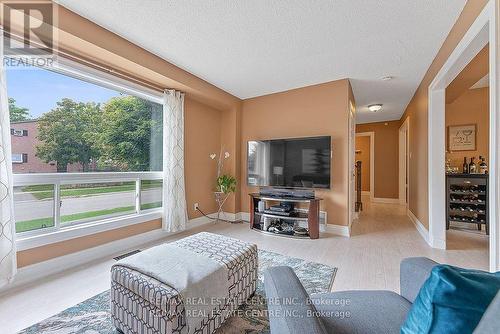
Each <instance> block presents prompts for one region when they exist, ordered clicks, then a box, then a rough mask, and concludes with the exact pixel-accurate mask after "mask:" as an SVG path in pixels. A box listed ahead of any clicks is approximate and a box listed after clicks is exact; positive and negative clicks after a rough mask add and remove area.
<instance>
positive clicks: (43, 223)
mask: <svg viewBox="0 0 500 334" xmlns="http://www.w3.org/2000/svg"><path fill="white" fill-rule="evenodd" d="M158 207H161V202H153V203H145V204H143V205H141V210H147V209H152V208H158ZM134 210H135V207H134V206H123V207H118V208H113V209H106V210H97V211H88V212H80V213H74V214H71V215H65V216H61V224H64V223H68V222H73V221H77V220H81V219H88V218H93V217H100V216H105V215H110V214H113V213H119V212H127V211H130V212H131V213H132V212H134ZM53 226H54V220H53V219H52V217H48V218H38V219H32V220H25V221H20V222H16V232H17V233H20V232H26V231H31V230H37V229H40V228H47V227H53Z"/></svg>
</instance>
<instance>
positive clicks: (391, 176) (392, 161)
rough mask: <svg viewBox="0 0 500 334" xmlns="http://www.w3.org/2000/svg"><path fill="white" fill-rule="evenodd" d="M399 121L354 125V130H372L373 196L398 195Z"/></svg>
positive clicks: (391, 196)
mask: <svg viewBox="0 0 500 334" xmlns="http://www.w3.org/2000/svg"><path fill="white" fill-rule="evenodd" d="M399 127H400V122H399V121H391V122H378V123H366V124H358V125H356V132H358V133H359V132H374V133H375V149H374V151H375V152H374V153H375V154H374V165H375V168H374V180H373V183H374V185H373V187H374V188H375V190H374V193H373V196H374V197H376V198H398V197H399Z"/></svg>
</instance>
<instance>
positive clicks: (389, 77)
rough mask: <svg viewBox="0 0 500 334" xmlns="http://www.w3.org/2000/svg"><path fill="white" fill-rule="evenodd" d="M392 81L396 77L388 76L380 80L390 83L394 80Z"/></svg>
mask: <svg viewBox="0 0 500 334" xmlns="http://www.w3.org/2000/svg"><path fill="white" fill-rule="evenodd" d="M392 79H394V77H393V76H390V75H387V76H385V77H382V78H380V80H382V81H389V80H392Z"/></svg>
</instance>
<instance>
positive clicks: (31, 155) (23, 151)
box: [10, 119, 83, 174]
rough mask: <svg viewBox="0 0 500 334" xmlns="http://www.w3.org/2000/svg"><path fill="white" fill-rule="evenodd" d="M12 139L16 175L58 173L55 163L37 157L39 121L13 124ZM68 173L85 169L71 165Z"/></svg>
mask: <svg viewBox="0 0 500 334" xmlns="http://www.w3.org/2000/svg"><path fill="white" fill-rule="evenodd" d="M10 139H11V146H12V171H13V172H14V173H17V174H22V173H57V164H56V163H55V162H50V163H46V162H44V161H43V160H41V159H40V158H38V157H37V156H36V146H37V145H38V143H39V140H38V120H36V119H34V120H29V121H20V122H11V123H10ZM68 172H83V169H82V167H81V165H80V164H70V165H68Z"/></svg>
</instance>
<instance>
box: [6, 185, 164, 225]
mask: <svg viewBox="0 0 500 334" xmlns="http://www.w3.org/2000/svg"><path fill="white" fill-rule="evenodd" d="M19 195H21V194H19ZM17 196H18V194H14V200H15V202H14V212H15V215H16V220H17V221H24V220H31V219H37V218H45V217H52V211H53V201H52V200H36V199H28V200H26V196H24V195H22V197H21V196H19V197H17ZM159 201H161V189H150V190H145V191H143V192H142V203H152V202H159ZM133 205H135V191H134V190H131V191H126V192H125V191H124V192H116V193H108V194H98V195H93V196H86V197H66V198H63V199H62V205H61V216H63V215H69V214H73V213H80V212H88V211H97V210H106V209H113V208H119V207H124V206H133Z"/></svg>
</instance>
